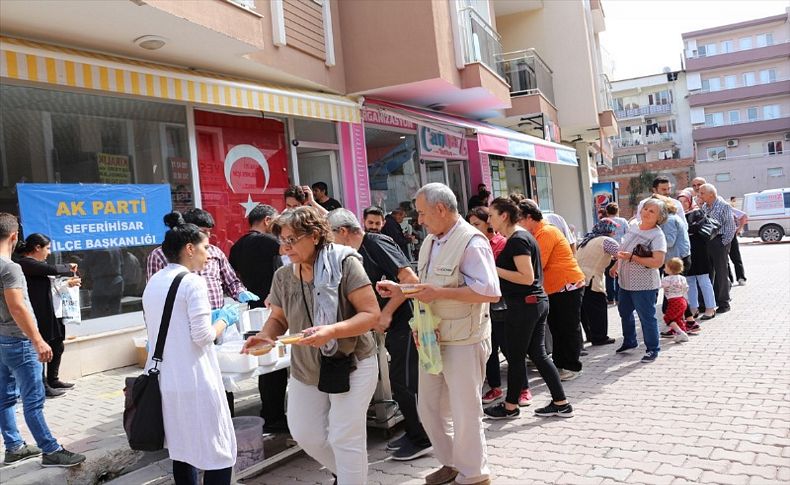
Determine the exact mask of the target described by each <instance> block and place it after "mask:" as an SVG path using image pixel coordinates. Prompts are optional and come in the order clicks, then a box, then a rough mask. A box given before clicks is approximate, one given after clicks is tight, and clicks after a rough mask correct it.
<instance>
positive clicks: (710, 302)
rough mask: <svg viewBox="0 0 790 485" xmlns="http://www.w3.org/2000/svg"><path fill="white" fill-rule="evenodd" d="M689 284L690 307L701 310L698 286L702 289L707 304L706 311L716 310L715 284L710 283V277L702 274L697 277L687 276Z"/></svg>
mask: <svg viewBox="0 0 790 485" xmlns="http://www.w3.org/2000/svg"><path fill="white" fill-rule="evenodd" d="M686 282H687V283H688V284H689V306H690V307H691V308H693V309H695V310H696V309H697V308H699V292H698V291H697V284H699V287H700V289H702V299H703V300H704V302H705V310H713V309H714V308H716V295H715V294H714V293H713V284H712V283H711V282H710V275H708V274H701V275H697V276H686Z"/></svg>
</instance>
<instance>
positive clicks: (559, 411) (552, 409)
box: [535, 401, 573, 418]
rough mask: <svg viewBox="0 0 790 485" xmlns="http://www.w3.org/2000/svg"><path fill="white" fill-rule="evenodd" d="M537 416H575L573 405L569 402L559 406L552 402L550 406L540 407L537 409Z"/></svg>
mask: <svg viewBox="0 0 790 485" xmlns="http://www.w3.org/2000/svg"><path fill="white" fill-rule="evenodd" d="M535 415H536V416H543V417H546V418H547V417H550V416H559V417H560V418H572V417H573V406H571V405H570V404H569V403H566V404H563V405H562V406H559V405H557V404H554V402H553V401H552V402H550V403H549V405H548V406H546V407H543V408H538V409H536V410H535Z"/></svg>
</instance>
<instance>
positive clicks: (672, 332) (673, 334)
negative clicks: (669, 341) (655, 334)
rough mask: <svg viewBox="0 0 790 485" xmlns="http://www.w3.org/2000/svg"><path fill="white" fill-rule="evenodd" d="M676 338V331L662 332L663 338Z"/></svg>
mask: <svg viewBox="0 0 790 485" xmlns="http://www.w3.org/2000/svg"><path fill="white" fill-rule="evenodd" d="M674 336H675V331H674V330H672V329H669V331H667V332H661V338H672V337H674Z"/></svg>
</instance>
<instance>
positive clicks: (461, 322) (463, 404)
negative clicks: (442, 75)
mask: <svg viewBox="0 0 790 485" xmlns="http://www.w3.org/2000/svg"><path fill="white" fill-rule="evenodd" d="M416 206H417V214H418V220H419V222H420V224H422V225H423V226H425V229H426V230H427V232H428V233H429V235H428V237H427V238H426V239H425V242H424V243H423V245H422V247H421V248H420V256H419V260H418V270H419V271H418V274H419V277H420V281H422V283H421V284H419V285H417V292H416V293H413V294H410V295H409V296H410V297H414V298H416V299H417V300H419V301H420V302H422V303H424V304H427V305H428V306H429V307H430V309H431V312H432V313H433V315H434V316H435V317H436V318H437V319H438V321H439V323H438V329H437V330H438V339H439V345H440V346H441V355H442V371H441V372H440V373H439V374H429V373H427V372H425V371H424V370H423V369H422V368H421V369H420V383H419V398H418V402H417V409H418V411H419V414H420V418H421V419H422V422H423V425H424V426H425V431H427V433H428V437H429V438H430V439H431V443H433V448H434V455H436V458H437V459H438V460H439V462H440V463H441V464H442V467H441V468H440V469H439V470H438V471H436V472H433V473H431V474H429V475H428V476H427V477H425V483H426V484H428V485H439V484H442V483H448V482H450V481H452V480H453V479H455V483H465V484H489V483H491V479H490V478H489V474H490V470H489V468H488V456H487V451H486V442H485V435H484V434H483V409H482V406H481V404H480V403H481V401H482V398H483V396H482V388H483V377H484V376H485V367H486V361H487V360H488V356H489V354H490V353H491V341H490V334H491V320H490V319H489V315H488V305H489V303H493V302H495V301H497V300H499V297H500V294H501V293H500V291H499V278H498V277H497V272H496V265H495V263H494V254H493V252H492V250H491V245H490V244H489V243H488V240H487V239H486V237H485V236H484V235H483V234H482V233H481V232H480V231H478V230H477V229H475V228H474V227H473V226H472V225H471V224H469V223H468V222H466V221H465V220H463V218H461V216H460V215H459V214H458V201H457V199H456V197H455V194H454V193H453V191H452V190H451V189H450V188H449V187H447V186H446V185H444V184H440V183H431V184H427V185H425V186H423V187H422V188H421V189H420V190H419V191H418V192H417V199H416ZM377 287H378V289H379V292H380V293H381V294H382V296H384V297H389V296H396V295H399V294H401V290H400V288H399V286H398V285H397V284H395V283H392V282H379V283H378V285H377ZM417 338H419V336H417Z"/></svg>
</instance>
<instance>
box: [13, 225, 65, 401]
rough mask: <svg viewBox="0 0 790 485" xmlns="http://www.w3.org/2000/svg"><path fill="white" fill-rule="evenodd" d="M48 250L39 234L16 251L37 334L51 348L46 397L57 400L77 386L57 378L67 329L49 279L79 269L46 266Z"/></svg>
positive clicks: (28, 238) (46, 240)
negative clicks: (57, 312) (59, 313)
mask: <svg viewBox="0 0 790 485" xmlns="http://www.w3.org/2000/svg"><path fill="white" fill-rule="evenodd" d="M49 247H50V239H49V238H48V237H47V236H45V235H43V234H39V233H34V234H31V235H29V236H28V237H27V239H25V241H24V243H22V245H21V246H20V247H19V248H18V249H17V254H18V255H19V256H20V257H19V258H18V259H17V263H19V265H20V266H21V267H22V272H23V273H24V274H25V279H26V280H27V292H28V295H29V297H30V305H31V306H32V307H33V313H34V314H35V315H36V322H37V323H38V331H39V332H41V336H42V337H43V338H44V340H46V341H47V343H48V344H49V346H50V347H52V360H51V361H50V362H49V364H47V365H46V369H45V371H44V384H45V386H44V387H45V388H46V394H47V397H56V396H60V395H62V394H63V391H62V389H69V388H71V387H73V386H74V384H70V383H68V382H63V381H61V380H60V379H59V378H58V372H59V371H60V360H61V357H62V355H63V350H64V347H63V340H65V338H66V329H65V327H64V325H63V319H62V318H60V317H57V316H56V314H55V306H54V304H53V302H52V281H53V279H54V278H50V277H55V276H73V274H74V272H76V271H77V265H76V264H74V263H72V264H49V263H47V257H48V256H49ZM67 284H68V285H69V286H79V284H80V279H79V278H75V277H73V278H70V279H69V280H68V283H67Z"/></svg>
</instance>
